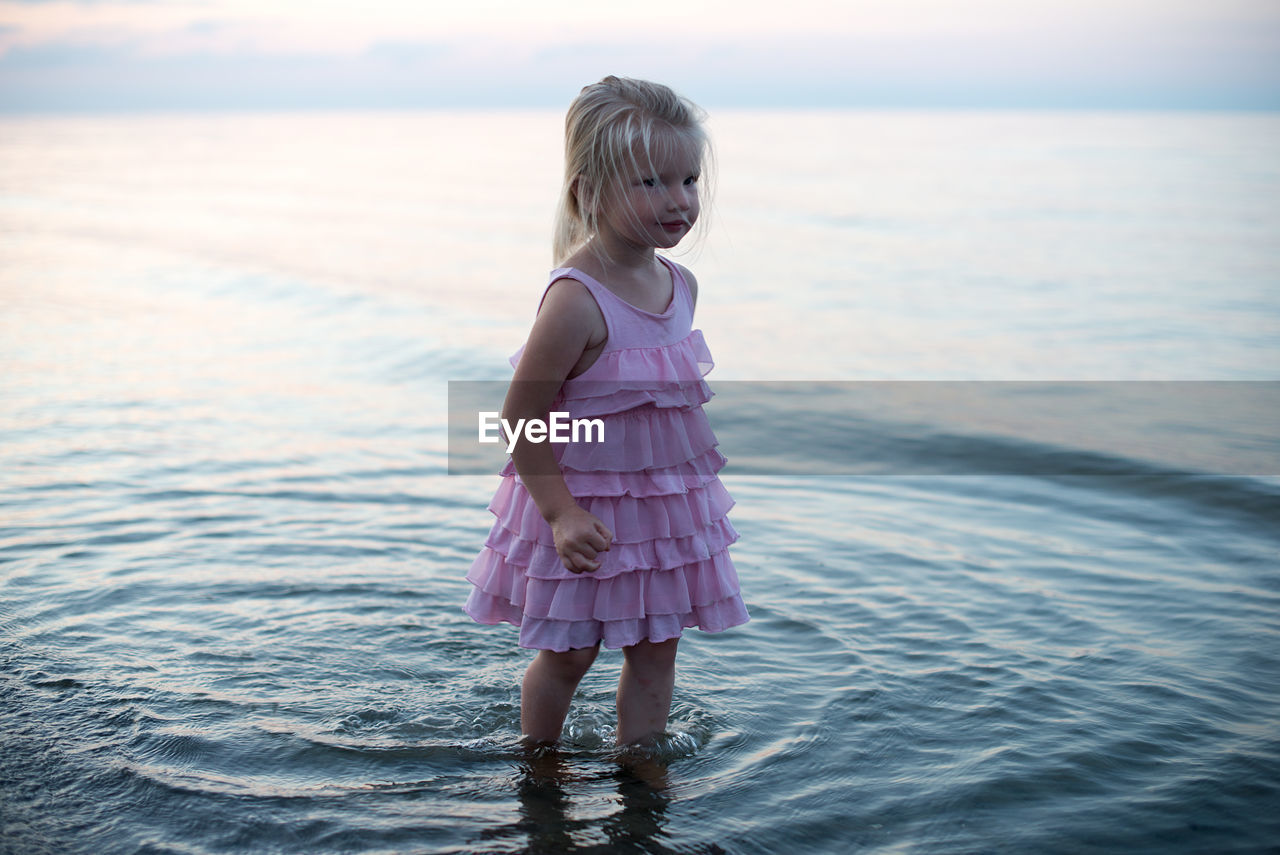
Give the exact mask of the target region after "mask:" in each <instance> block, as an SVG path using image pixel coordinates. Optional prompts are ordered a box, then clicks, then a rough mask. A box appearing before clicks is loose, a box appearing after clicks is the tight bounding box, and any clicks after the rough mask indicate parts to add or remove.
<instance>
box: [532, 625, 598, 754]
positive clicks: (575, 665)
mask: <svg viewBox="0 0 1280 855" xmlns="http://www.w3.org/2000/svg"><path fill="white" fill-rule="evenodd" d="M599 652H600V645H598V644H597V645H596V646H595V647H582V648H579V649H577V650H566V651H565V652H564V653H556V652H555V651H553V650H539V651H538V655H537V656H535V657H534V659H533V661H532V662H530V663H529V668H528V669H527V670H526V671H525V672H524V683H523V684H522V685H521V687H520V730H521V731H522V732H523V733H524V738H525V739H526V740H527V741H529V742H533V743H553V742H555V741H557V740H558V739H559V738H560V729H561V728H563V727H564V719H565V716H567V715H568V714H569V702H570V701H571V700H573V693H574V690H576V689H577V688H578V683H580V682H582V678H583V676H584V675H586V673H587V669H588V668H590V667H591V663H592V662H594V661H595V658H596V654H597V653H599Z"/></svg>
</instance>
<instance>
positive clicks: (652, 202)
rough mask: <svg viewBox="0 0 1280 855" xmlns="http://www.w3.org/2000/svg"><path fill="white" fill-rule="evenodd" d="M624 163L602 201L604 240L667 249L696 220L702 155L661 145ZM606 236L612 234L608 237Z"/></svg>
mask: <svg viewBox="0 0 1280 855" xmlns="http://www.w3.org/2000/svg"><path fill="white" fill-rule="evenodd" d="M662 142H663V143H666V144H663V145H655V146H654V147H653V148H652V150H651V151H650V152H648V153H646V152H643V151H638V152H636V156H635V157H634V158H632V159H631V160H630V161H628V162H626V163H624V164H623V165H622V168H621V169H620V170H619V173H618V177H617V180H616V181H615V182H614V185H613V186H612V187H611V188H609V192H607V193H606V194H605V196H604V199H603V200H602V204H601V210H600V217H599V229H600V232H601V236H602V237H606V238H607V239H608V238H613V239H619V240H621V241H623V242H624V243H627V244H629V245H632V246H637V247H652V248H658V249H670V248H671V247H673V246H675V245H676V244H678V243H680V241H681V240H682V239H683V238H684V236H685V235H687V234H688V233H689V230H690V229H691V228H692V227H693V224H694V222H696V221H697V219H698V213H699V210H700V208H699V202H698V178H699V176H700V173H701V171H702V164H701V160H702V158H701V154H702V152H701V151H700V150H699V149H698V148H697V147H696V146H694V145H693V144H691V143H687V142H684V141H677V140H670V139H669V140H663V141H662ZM606 231H608V232H610V233H611V234H609V235H606V234H605V232H606Z"/></svg>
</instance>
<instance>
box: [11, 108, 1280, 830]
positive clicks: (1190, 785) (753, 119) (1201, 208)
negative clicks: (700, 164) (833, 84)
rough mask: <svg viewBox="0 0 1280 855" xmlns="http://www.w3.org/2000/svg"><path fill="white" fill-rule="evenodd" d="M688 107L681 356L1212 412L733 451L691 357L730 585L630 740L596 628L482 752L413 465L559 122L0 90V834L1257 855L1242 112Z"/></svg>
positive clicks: (482, 659)
mask: <svg viewBox="0 0 1280 855" xmlns="http://www.w3.org/2000/svg"><path fill="white" fill-rule="evenodd" d="M711 129H712V132H713V134H714V137H715V140H716V143H717V167H718V169H717V173H718V174H717V180H716V181H715V184H716V187H715V197H714V203H713V204H710V205H709V206H708V210H707V217H706V219H707V221H708V225H709V229H708V231H707V234H706V237H705V239H703V240H702V241H700V242H698V243H696V244H695V245H694V246H693V247H692V248H691V250H690V251H689V252H683V251H677V256H676V257H677V258H678V260H680V261H682V262H683V263H685V264H687V265H688V266H690V267H691V268H693V269H694V270H695V272H696V273H697V274H698V277H699V281H700V283H701V285H700V296H699V304H698V317H697V319H696V322H697V325H698V326H700V327H701V328H702V329H703V330H704V332H705V334H706V337H707V340H708V342H709V344H710V347H711V350H712V353H713V354H714V355H715V357H716V360H717V367H716V368H715V370H714V371H713V372H712V374H711V376H710V378H709V379H710V380H711V382H712V385H713V388H715V384H716V382H717V381H719V382H721V383H722V384H725V383H731V384H736V383H740V382H756V381H768V382H770V383H778V384H782V385H783V386H784V387H785V386H787V384H792V383H798V382H800V381H805V382H812V381H823V382H835V383H840V384H845V385H844V386H843V387H842V388H845V389H846V390H849V389H852V390H858V389H861V388H864V387H862V386H860V385H859V384H862V383H871V382H873V381H874V382H876V383H889V384H890V386H889V387H890V388H913V389H919V388H921V387H919V386H907V385H906V384H913V383H918V382H921V381H929V382H931V383H937V384H939V385H938V387H937V388H939V389H944V390H945V389H952V388H957V387H953V386H950V385H948V384H951V383H953V382H961V381H963V382H971V381H980V382H981V383H982V384H985V385H984V387H983V388H987V389H991V388H996V389H999V388H1005V387H1000V386H996V385H993V384H999V383H1008V382H1014V381H1016V382H1018V383H1024V384H1025V383H1029V384H1033V385H1035V384H1046V385H1044V386H1043V388H1045V389H1052V388H1057V387H1052V386H1050V385H1047V384H1050V383H1059V382H1074V383H1083V384H1085V388H1088V389H1094V390H1097V389H1111V388H1115V387H1111V386H1107V385H1106V384H1108V383H1112V382H1114V381H1132V382H1138V383H1140V384H1142V389H1144V390H1146V392H1147V393H1149V394H1155V395H1156V397H1160V395H1161V392H1160V390H1162V389H1163V390H1167V391H1168V395H1165V396H1164V397H1165V398H1168V397H1170V396H1178V395H1185V394H1188V393H1189V394H1192V395H1194V394H1199V392H1200V391H1203V390H1218V391H1222V390H1225V391H1226V392H1228V393H1230V392H1232V390H1235V391H1236V392H1238V391H1239V390H1241V389H1245V390H1256V391H1258V392H1259V395H1258V396H1250V397H1249V400H1253V401H1255V406H1254V408H1253V410H1252V411H1251V412H1252V415H1251V417H1250V420H1249V421H1248V422H1247V424H1242V426H1241V427H1239V428H1237V427H1236V425H1237V420H1235V419H1220V420H1219V421H1217V422H1214V423H1212V426H1210V427H1207V428H1206V427H1201V428H1199V429H1197V430H1196V431H1192V430H1191V429H1190V428H1187V427H1185V425H1184V426H1182V427H1180V428H1179V430H1180V431H1181V434H1180V435H1181V436H1183V437H1185V438H1186V440H1187V443H1194V444H1195V445H1196V447H1197V448H1201V449H1209V450H1210V451H1212V452H1213V453H1210V454H1207V456H1201V457H1196V458H1194V459H1191V460H1190V461H1188V460H1187V459H1183V458H1181V457H1179V456H1178V451H1177V450H1178V449H1179V448H1182V447H1183V446H1184V443H1181V442H1173V443H1172V444H1169V445H1160V444H1154V445H1151V446H1149V447H1148V446H1144V445H1139V446H1138V447H1136V449H1134V450H1125V448H1126V447H1120V446H1117V445H1114V444H1108V445H1107V446H1106V447H1105V448H1103V449H1099V448H1091V447H1090V441H1091V439H1090V435H1089V434H1088V433H1087V432H1084V434H1083V438H1078V441H1077V438H1073V437H1072V436H1071V435H1067V436H1065V438H1062V437H1058V438H1053V439H1049V438H1046V437H1044V436H1041V435H1039V433H1038V432H1036V431H1034V430H1033V431H1030V432H1029V430H1028V428H1027V426H1026V424H1023V425H1021V426H1015V427H1014V428H1012V429H1011V430H1009V431H1005V432H1003V433H1002V432H1001V431H999V430H996V431H988V430H986V429H985V428H984V427H983V426H978V427H963V426H961V427H959V428H957V427H955V426H954V425H950V423H949V426H948V427H947V428H946V429H945V430H944V429H941V428H939V427H938V426H939V425H940V424H942V421H943V419H944V416H947V415H948V414H950V413H951V412H952V410H951V408H949V407H943V406H931V405H930V403H931V401H932V400H933V399H931V398H929V397H927V396H926V397H925V398H924V399H923V404H921V405H920V406H918V407H917V409H916V411H915V414H914V417H913V419H912V420H911V422H910V423H911V425H913V428H912V430H914V431H915V432H914V433H904V432H903V431H904V429H902V427H901V425H902V424H904V423H902V422H899V421H896V420H893V419H889V418H888V417H881V416H879V415H877V411H876V410H874V409H872V410H867V411H861V412H860V418H861V421H860V422H859V429H858V430H857V431H853V432H850V433H848V434H847V435H844V434H828V435H824V436H823V437H822V438H821V439H822V441H823V443H825V444H826V445H830V444H831V443H835V448H836V451H835V452H832V457H831V459H832V460H833V461H837V462H838V461H844V460H847V459H852V457H853V456H856V455H859V454H863V455H864V456H865V455H866V454H867V450H868V448H875V449H878V451H877V454H879V455H880V456H879V457H876V458H875V459H876V460H877V461H878V462H879V464H880V465H879V468H876V469H875V471H873V472H871V474H863V473H860V472H859V471H857V469H856V467H848V468H842V466H841V465H833V466H832V471H835V472H837V473H838V474H836V475H826V476H816V475H811V474H806V472H805V471H801V470H800V469H798V468H797V469H795V470H792V469H790V468H788V466H787V465H784V464H782V465H778V466H775V467H774V468H772V469H770V467H769V466H768V465H764V466H757V467H755V468H751V467H747V466H745V465H744V466H743V468H742V469H741V470H740V471H737V472H735V466H734V463H733V458H734V457H735V450H734V448H735V444H736V447H737V450H738V452H740V453H738V454H737V455H736V456H737V457H738V458H739V459H741V460H744V461H745V460H749V459H750V458H751V454H752V452H753V451H754V450H755V449H754V448H753V447H752V446H751V440H750V436H751V435H750V434H749V433H741V432H740V431H741V429H742V428H743V425H745V424H747V423H748V422H749V421H750V416H751V414H752V412H753V409H752V407H750V406H741V405H740V406H738V407H737V408H736V409H735V408H734V407H733V406H731V404H732V400H733V396H732V395H731V394H729V390H731V389H732V388H735V387H732V386H730V387H724V388H725V389H726V391H725V394H723V395H721V397H720V400H721V403H722V404H724V405H725V407H724V409H723V411H721V412H717V410H716V406H717V402H716V401H715V400H713V401H712V402H711V404H710V405H708V411H709V412H710V413H711V415H712V417H713V419H715V420H716V423H717V427H718V429H720V430H721V439H722V442H723V443H724V446H725V450H726V453H727V454H728V455H729V456H730V458H731V462H730V465H729V467H728V468H727V469H726V470H725V472H724V473H723V474H724V480H725V483H726V484H727V485H728V487H729V489H730V490H731V492H732V493H733V495H734V497H735V498H736V499H737V502H738V504H737V506H736V507H735V508H734V510H733V512H732V515H731V519H732V520H733V522H734V525H735V526H736V527H737V528H738V529H739V531H740V532H741V535H742V539H741V541H740V542H739V543H738V544H737V545H736V546H735V547H734V549H733V554H734V557H735V561H736V563H737V566H738V569H739V573H740V576H741V579H742V585H743V592H744V598H745V600H746V602H747V604H748V607H749V610H750V612H751V616H752V620H751V622H750V623H749V624H747V625H746V626H744V627H740V628H737V629H734V630H732V631H730V632H726V633H724V634H722V635H707V634H702V633H699V632H697V631H690V632H688V633H687V634H686V637H685V639H684V640H682V642H681V653H680V658H679V664H678V668H679V673H678V678H677V685H676V690H675V699H674V702H673V709H672V717H671V723H670V728H669V733H668V735H667V736H666V738H665V739H664V740H663V741H662V742H661V743H660V744H659V746H658V747H657V748H656V750H655V751H654V753H653V755H652V756H650V757H648V758H647V759H646V760H645V761H644V762H640V763H636V762H632V761H629V760H628V759H627V758H620V757H619V756H618V755H617V753H616V752H615V751H614V750H613V748H612V741H613V732H614V731H613V728H614V713H613V691H614V688H615V686H616V683H617V677H618V669H619V665H620V656H619V655H618V654H617V653H616V652H614V653H605V654H602V656H601V658H600V660H599V662H598V663H597V665H596V666H595V667H594V668H593V670H592V672H591V673H590V674H589V675H588V677H587V678H586V680H585V681H584V683H583V685H582V688H581V690H580V692H579V694H578V696H577V698H576V699H575V703H574V708H573V711H572V713H571V714H570V718H569V721H568V723H567V725H566V731H565V741H564V747H563V750H562V751H561V752H560V753H559V754H557V755H551V756H530V755H528V754H526V753H525V752H524V751H522V750H521V749H520V747H519V744H518V739H519V680H520V677H521V674H522V672H523V669H524V667H525V665H526V664H527V662H528V660H529V655H530V654H529V653H528V652H527V651H523V650H521V649H519V648H518V647H517V646H516V644H515V633H514V631H512V630H511V628H510V627H505V626H504V627H483V626H478V625H476V624H474V623H472V622H471V621H470V620H469V619H468V618H467V617H466V616H465V615H464V614H463V613H462V611H461V605H462V603H463V601H464V600H465V598H466V595H467V592H468V588H469V586H468V584H467V583H466V582H465V581H464V578H463V576H464V574H465V572H466V569H467V567H468V565H469V563H470V561H471V558H472V557H473V556H474V554H475V553H476V551H477V550H478V549H479V546H480V544H481V542H482V541H483V539H484V536H485V533H486V531H487V529H488V526H489V523H490V516H489V514H488V513H487V511H486V510H485V505H486V504H487V502H488V499H489V497H490V495H491V493H492V491H493V489H494V487H495V486H496V479H495V478H494V477H493V476H492V475H449V474H448V465H447V463H448V452H449V448H448V445H449V443H448V441H447V431H446V424H445V423H446V421H447V419H446V402H447V387H448V383H449V381H475V380H486V381H490V380H496V381H500V380H503V379H504V378H506V377H507V376H509V368H508V366H507V363H506V361H505V360H506V357H507V356H508V355H509V354H510V353H511V352H512V351H514V350H515V349H516V347H517V346H519V344H520V343H521V341H522V338H523V336H524V334H525V332H526V331H527V328H528V324H529V322H530V320H531V318H532V315H533V311H534V309H535V307H536V304H537V298H538V295H539V293H540V291H541V288H542V286H543V284H544V282H545V279H544V277H545V271H546V270H547V269H549V268H550V267H551V266H552V265H551V260H550V258H549V248H548V243H549V240H548V239H549V231H550V229H549V222H550V216H551V212H552V209H553V206H554V197H555V194H556V192H557V190H558V187H559V177H558V175H557V172H558V162H559V156H560V153H559V146H560V140H559V133H560V116H559V115H558V114H556V113H553V112H510V113H411V112H405V113H311V114H307V113H299V114H278V115H275V114H252V115H231V114H218V115H177V114H172V115H139V116H126V115H119V116H63V117H56V116H55V117H39V118H24V117H8V118H4V119H0V826H2V828H0V833H2V837H0V840H2V841H3V842H2V843H0V851H3V852H6V853H8V852H13V853H44V852H48V853H77V852H85V853H88V852H112V853H114V852H122V853H123V852H173V853H215V852H290V853H293V852H296V853H325V852H361V853H364V852H370V853H372V852H384V853H404V852H524V851H533V852H571V851H584V852H585V851H596V852H687V853H693V852H732V853H739V852H741V853H771V852H778V851H790V852H838V853H843V852H849V851H866V852H884V853H889V852H895V853H896V852H1118V851H1125V852H1129V851H1151V852H1187V853H1190V852H1206V851H1215V852H1247V851H1265V850H1268V849H1272V848H1274V847H1275V846H1276V845H1280V822H1277V819H1276V814H1275V811H1274V805H1275V804H1276V803H1277V800H1278V799H1280V565H1278V561H1277V559H1278V557H1280V550H1278V548H1277V547H1278V546H1280V533H1278V532H1280V528H1278V527H1277V521H1280V481H1278V480H1277V478H1276V476H1277V475H1280V467H1277V466H1275V465H1274V464H1275V461H1276V460H1277V454H1278V453H1280V451H1278V448H1277V445H1278V443H1280V440H1278V439H1277V432H1276V429H1275V428H1276V425H1277V420H1278V419H1277V412H1276V408H1275V403H1274V402H1275V398H1274V396H1273V393H1274V387H1273V386H1272V385H1270V384H1271V383H1272V381H1275V380H1277V379H1280V378H1278V377H1277V374H1278V370H1280V364H1278V362H1277V355H1278V353H1280V335H1278V333H1280V289H1277V287H1276V285H1277V283H1280V241H1277V240H1276V236H1277V235H1278V234H1280V118H1277V117H1276V116H1274V115H1268V114H1208V113H1178V114H1160V113H1106V114H1090V113H1031V112H1028V113H964V112H950V113H915V112H878V113H868V112H831V113H813V112H808V113H785V112H774V113H715V114H714V115H713V118H712V128H711ZM1171 381H1177V382H1173V383H1171V385H1168V386H1163V385H1161V384H1165V383H1170V382H1171ZM1190 381H1196V382H1195V383H1192V382H1190ZM1199 384H1209V385H1199ZM1237 384H1246V385H1237ZM1247 384H1254V385H1252V386H1250V385H1247ZM877 388H880V387H877ZM1153 390H1154V391H1153ZM931 394H932V393H931ZM1241 399H1242V398H1241V396H1240V395H1238V394H1237V395H1236V396H1235V398H1234V400H1235V401H1236V403H1237V404H1239V403H1240V402H1241ZM739 400H741V399H739ZM776 400H777V401H780V400H782V399H781V398H779V399H776ZM805 400H807V401H809V402H810V403H812V401H813V400H815V399H814V398H812V397H810V398H807V399H805ZM1206 400H1208V399H1206ZM775 403H776V401H775ZM918 403H919V402H918ZM1193 403H1194V402H1193ZM783 409H785V407H784V408H783ZM1113 409H1118V410H1119V411H1121V412H1122V413H1123V412H1128V410H1127V408H1126V405H1124V404H1123V402H1122V403H1121V405H1119V406H1118V407H1117V408H1113ZM1185 409H1188V410H1190V411H1192V412H1194V411H1195V410H1197V409H1199V410H1204V411H1211V410H1214V409H1215V408H1214V407H1213V406H1211V405H1209V404H1205V405H1195V406H1191V407H1186V408H1185ZM1013 410H1015V411H1016V410H1017V407H1014V408H1013ZM1068 412H1070V409H1069V408H1068ZM1015 414H1016V413H1015ZM795 415H796V420H795V425H796V440H795V442H796V444H797V445H799V446H803V447H807V446H806V442H807V440H806V435H805V433H804V428H803V425H804V417H805V415H806V408H805V407H801V408H799V409H798V410H797V411H796V412H795ZM1067 422H1070V416H1068V417H1067ZM1033 424H1034V422H1033ZM1056 424H1058V425H1059V426H1061V425H1062V424H1063V422H1062V421H1061V420H1059V421H1058V422H1056ZM1180 424H1181V423H1180ZM1175 427H1176V426H1175ZM1159 429H1161V426H1160V425H1156V424H1154V423H1152V430H1153V432H1158V430H1159ZM1164 430H1165V433H1166V434H1169V429H1168V425H1164ZM1176 433H1177V432H1176V431H1175V434H1176ZM842 437H843V439H842ZM874 437H881V438H885V437H887V438H889V439H890V440H893V441H892V442H889V443H888V444H887V445H874V446H872V445H871V444H870V443H871V439H869V438H874ZM841 443H843V444H841ZM885 449H887V450H885ZM975 449H980V450H981V453H980V454H978V453H977V452H975ZM1028 454H1033V455H1036V456H1037V457H1036V459H1042V458H1043V455H1044V454H1052V455H1056V456H1052V457H1050V458H1048V459H1050V460H1052V461H1057V462H1055V463H1052V464H1051V465H1044V466H1039V467H1037V466H1027V467H1024V468H1025V471H1011V472H1006V471H1005V470H1002V469H1001V468H1000V465H999V462H1000V461H1007V460H1010V459H1026V455H1028ZM886 455H887V456H886ZM1100 455H1103V456H1100ZM1242 455H1244V456H1242ZM1104 458H1105V461H1106V463H1107V465H1106V466H1103V467H1101V468H1099V467H1098V466H1096V465H1093V464H1096V463H1097V461H1098V460H1100V459H1104ZM922 460H924V461H932V462H927V463H926V464H922V463H921V461H922ZM886 461H887V462H886ZM938 461H942V463H939V462H938ZM1064 461H1065V462H1064ZM1080 461H1086V462H1089V464H1090V465H1086V466H1080V465H1077V464H1079V462H1080ZM1236 461H1243V463H1242V464H1241V465H1240V466H1233V465H1231V464H1232V463H1233V462H1236Z"/></svg>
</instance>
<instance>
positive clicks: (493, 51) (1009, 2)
mask: <svg viewBox="0 0 1280 855" xmlns="http://www.w3.org/2000/svg"><path fill="white" fill-rule="evenodd" d="M664 10H674V11H670V12H666V11H664ZM610 73H613V74H626V75H634V76H642V77H650V78H653V79H658V80H662V81H664V82H668V83H671V84H672V85H675V86H676V87H677V88H679V89H681V90H682V91H685V92H687V93H688V94H690V95H691V96H693V97H695V99H696V100H699V101H701V102H703V103H705V104H708V105H711V106H751V105H760V106H805V107H808V106H872V107H880V106H903V107H915V106H923V107H1045V108H1054V107H1102V108H1108V107H1121V108H1123V107H1153V108H1161V107H1173V108H1188V107H1189V108H1196V107H1205V108H1246V109H1280V0H862V2H857V0H846V2H832V0H789V2H781V3H780V2H776V0H774V2H769V3H754V2H749V0H746V2H744V0H685V2H682V3H679V4H647V5H646V4H638V3H618V2H607V0H595V2H583V1H582V0H536V2H531V0H460V2H449V3H439V2H435V0H363V2H359V1H358V0H349V2H335V0H265V1H264V0H52V2H41V0H23V2H16V1H15V0H0V110H9V111H27V110H60V109H149V108H159V109H182V108H238V107H249V108H271V107H375V108H376V107H434V106H446V107H488V106H507V107H510V106H516V107H519V106H529V107H543V106H557V107H558V106H562V105H563V104H564V103H566V102H567V101H568V100H569V99H570V98H571V97H572V96H573V94H574V93H575V92H576V91H577V90H578V88H580V87H581V86H582V85H583V84H585V83H588V82H591V81H593V80H596V79H599V78H600V77H602V76H603V75H605V74H610Z"/></svg>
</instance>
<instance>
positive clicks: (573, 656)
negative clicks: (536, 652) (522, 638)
mask: <svg viewBox="0 0 1280 855" xmlns="http://www.w3.org/2000/svg"><path fill="white" fill-rule="evenodd" d="M599 652H600V645H598V644H597V645H595V646H594V647H579V648H577V649H574V650H565V651H563V652H556V651H553V650H544V651H542V653H541V654H540V655H541V656H543V657H544V658H545V659H546V661H547V663H548V664H549V665H551V666H552V667H553V668H554V669H555V671H556V673H557V675H558V676H560V677H562V678H563V679H567V680H575V681H576V680H581V679H582V678H583V676H584V675H586V673H587V670H588V669H590V668H591V663H593V662H595V661H596V654H597V653H599Z"/></svg>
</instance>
